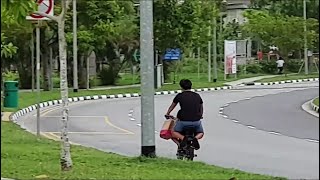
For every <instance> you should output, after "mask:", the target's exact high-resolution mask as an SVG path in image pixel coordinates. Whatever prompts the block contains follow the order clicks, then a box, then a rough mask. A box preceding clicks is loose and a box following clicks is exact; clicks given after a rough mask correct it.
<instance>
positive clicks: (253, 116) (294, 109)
mask: <svg viewBox="0 0 320 180" xmlns="http://www.w3.org/2000/svg"><path fill="white" fill-rule="evenodd" d="M317 96H319V89H318V88H313V89H304V90H296V91H292V92H290V93H280V94H276V95H266V96H262V97H255V98H252V99H250V100H244V101H239V102H237V103H232V104H230V105H229V106H227V107H226V108H224V111H223V112H224V114H225V115H227V116H228V118H229V119H233V120H238V121H239V123H241V124H244V125H247V126H252V127H255V128H258V129H261V130H264V131H269V132H275V133H280V134H283V135H287V136H291V137H296V138H301V139H310V140H318V141H319V119H318V118H317V117H315V116H313V115H311V114H309V113H307V112H305V111H304V110H303V109H302V108H301V105H302V104H304V103H305V102H306V101H308V100H311V99H313V98H314V97H317Z"/></svg>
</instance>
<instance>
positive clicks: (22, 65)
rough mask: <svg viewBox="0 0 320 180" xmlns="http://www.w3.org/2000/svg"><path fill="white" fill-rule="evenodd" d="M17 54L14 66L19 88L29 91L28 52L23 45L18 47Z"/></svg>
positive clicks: (29, 69)
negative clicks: (16, 70)
mask: <svg viewBox="0 0 320 180" xmlns="http://www.w3.org/2000/svg"><path fill="white" fill-rule="evenodd" d="M18 48H19V54H18V55H17V56H16V57H15V58H16V61H15V62H16V65H17V69H18V74H19V86H20V88H21V89H31V83H32V81H31V78H32V77H31V73H32V72H31V68H30V63H31V62H30V56H29V55H30V50H29V48H28V46H27V44H25V43H21V44H19V46H18Z"/></svg>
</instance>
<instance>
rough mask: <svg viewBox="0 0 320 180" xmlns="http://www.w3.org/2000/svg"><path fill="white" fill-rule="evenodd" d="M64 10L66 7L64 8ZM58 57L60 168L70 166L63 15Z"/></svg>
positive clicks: (64, 169) (66, 168) (63, 168)
mask: <svg viewBox="0 0 320 180" xmlns="http://www.w3.org/2000/svg"><path fill="white" fill-rule="evenodd" d="M65 11H66V9H65ZM58 34H59V57H60V91H61V99H62V119H61V123H62V127H61V146H62V148H61V157H60V163H61V170H63V171H68V170H70V169H71V168H72V160H71V153H70V142H69V138H68V121H69V115H68V113H69V112H68V111H69V109H68V82H67V81H68V78H67V43H66V39H65V16H63V15H62V17H61V19H59V20H58Z"/></svg>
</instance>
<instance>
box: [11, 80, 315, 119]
mask: <svg viewBox="0 0 320 180" xmlns="http://www.w3.org/2000/svg"><path fill="white" fill-rule="evenodd" d="M306 81H319V78H308V79H298V80H287V81H280V82H278V81H277V82H268V83H253V85H254V86H259V85H260V86H261V85H263V86H266V85H275V84H285V83H299V82H306ZM244 84H248V83H244ZM234 87H235V86H222V87H213V88H198V89H192V91H195V92H205V91H219V90H228V89H233V88H234ZM180 92H182V91H181V90H172V91H158V92H155V95H156V96H158V95H169V94H177V93H180ZM140 96H141V94H139V93H127V94H115V95H93V96H81V97H72V98H68V100H69V102H78V101H87V100H98V99H119V98H132V97H140ZM59 104H62V100H61V99H60V100H51V101H46V102H42V103H40V104H39V106H40V108H43V107H48V106H53V105H59ZM36 109H37V108H36V105H35V104H34V105H31V106H28V107H26V108H23V109H21V110H19V111H17V112H15V113H12V114H11V115H10V120H11V121H13V122H17V120H18V118H19V117H21V116H23V115H25V114H27V113H30V112H32V111H34V110H36Z"/></svg>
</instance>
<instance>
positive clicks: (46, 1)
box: [27, 0, 54, 20]
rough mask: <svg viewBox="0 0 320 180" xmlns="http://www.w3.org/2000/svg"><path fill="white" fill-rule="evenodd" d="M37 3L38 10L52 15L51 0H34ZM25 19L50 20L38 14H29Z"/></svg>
mask: <svg viewBox="0 0 320 180" xmlns="http://www.w3.org/2000/svg"><path fill="white" fill-rule="evenodd" d="M36 2H37V4H38V11H39V12H42V13H45V14H48V15H51V16H53V7H54V1H53V0H36ZM27 20H50V19H49V18H46V17H43V16H40V15H38V14H31V15H30V16H27Z"/></svg>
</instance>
